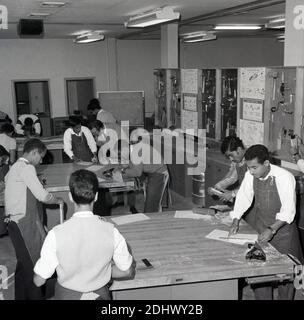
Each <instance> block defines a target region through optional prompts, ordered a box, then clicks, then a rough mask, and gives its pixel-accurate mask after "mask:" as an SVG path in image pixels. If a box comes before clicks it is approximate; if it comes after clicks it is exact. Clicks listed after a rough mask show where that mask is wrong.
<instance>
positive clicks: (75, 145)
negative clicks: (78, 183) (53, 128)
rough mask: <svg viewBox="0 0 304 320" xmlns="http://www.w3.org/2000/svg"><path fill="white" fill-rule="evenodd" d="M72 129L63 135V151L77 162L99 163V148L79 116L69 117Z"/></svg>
mask: <svg viewBox="0 0 304 320" xmlns="http://www.w3.org/2000/svg"><path fill="white" fill-rule="evenodd" d="M69 122H70V128H68V129H66V130H65V132H64V134H63V150H64V152H65V153H66V154H67V155H68V156H69V158H70V159H71V160H73V161H75V162H78V161H86V162H98V159H97V155H96V153H97V146H96V142H95V139H94V137H93V135H92V133H91V131H90V129H89V128H87V127H84V126H82V125H81V119H80V118H79V117H77V116H70V117H69Z"/></svg>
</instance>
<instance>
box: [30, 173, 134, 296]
mask: <svg viewBox="0 0 304 320" xmlns="http://www.w3.org/2000/svg"><path fill="white" fill-rule="evenodd" d="M69 187H70V194H69V197H70V200H71V201H72V202H73V203H74V205H75V213H74V215H73V216H72V218H70V219H69V220H68V221H66V222H64V223H63V224H61V225H58V226H56V227H55V228H53V229H52V230H51V231H50V232H49V233H48V235H47V237H46V239H45V242H44V244H43V247H42V249H41V256H40V259H39V260H38V262H37V263H36V265H35V268H34V272H35V276H34V283H35V284H36V285H37V286H41V285H43V284H44V283H45V281H46V279H47V278H49V277H51V276H52V275H53V273H54V272H55V270H56V272H57V276H58V279H57V280H58V282H57V285H56V288H55V299H58V300H67V299H68V300H79V299H87V298H90V297H91V299H93V300H95V299H96V298H98V299H101V300H109V299H110V294H109V289H108V286H107V284H108V283H109V281H110V279H111V278H112V279H130V278H133V277H134V275H135V266H134V263H133V258H132V256H131V254H130V253H129V250H128V246H127V243H126V241H125V239H124V237H123V236H122V235H121V234H120V233H119V231H118V230H117V229H116V228H115V227H114V225H112V224H111V223H109V222H105V221H104V220H103V219H102V218H100V217H98V216H96V215H94V214H93V212H92V210H93V205H94V202H95V201H96V200H97V192H98V180H97V177H96V175H95V174H94V173H93V172H90V171H88V170H84V169H81V170H78V171H75V172H74V173H72V174H71V177H70V181H69Z"/></svg>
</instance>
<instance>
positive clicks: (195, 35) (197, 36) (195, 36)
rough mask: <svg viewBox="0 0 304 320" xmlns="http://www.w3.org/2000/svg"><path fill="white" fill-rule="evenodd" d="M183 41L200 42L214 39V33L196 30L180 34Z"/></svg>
mask: <svg viewBox="0 0 304 320" xmlns="http://www.w3.org/2000/svg"><path fill="white" fill-rule="evenodd" d="M181 38H182V41H183V42H202V41H210V40H216V35H215V34H214V33H213V32H207V31H197V32H192V33H188V34H183V35H181Z"/></svg>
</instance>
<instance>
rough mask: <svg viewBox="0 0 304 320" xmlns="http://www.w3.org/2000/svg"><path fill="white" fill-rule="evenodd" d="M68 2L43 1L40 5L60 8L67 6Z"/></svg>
mask: <svg viewBox="0 0 304 320" xmlns="http://www.w3.org/2000/svg"><path fill="white" fill-rule="evenodd" d="M66 4H67V3H66V2H59V1H43V2H41V3H40V6H41V7H44V8H60V7H63V6H65V5H66Z"/></svg>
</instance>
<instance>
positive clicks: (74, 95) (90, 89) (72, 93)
mask: <svg viewBox="0 0 304 320" xmlns="http://www.w3.org/2000/svg"><path fill="white" fill-rule="evenodd" d="M66 89H67V104H68V113H69V115H71V114H80V115H86V114H87V106H88V104H89V101H90V100H91V99H93V98H94V79H93V78H85V79H84V78H81V79H67V80H66Z"/></svg>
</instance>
